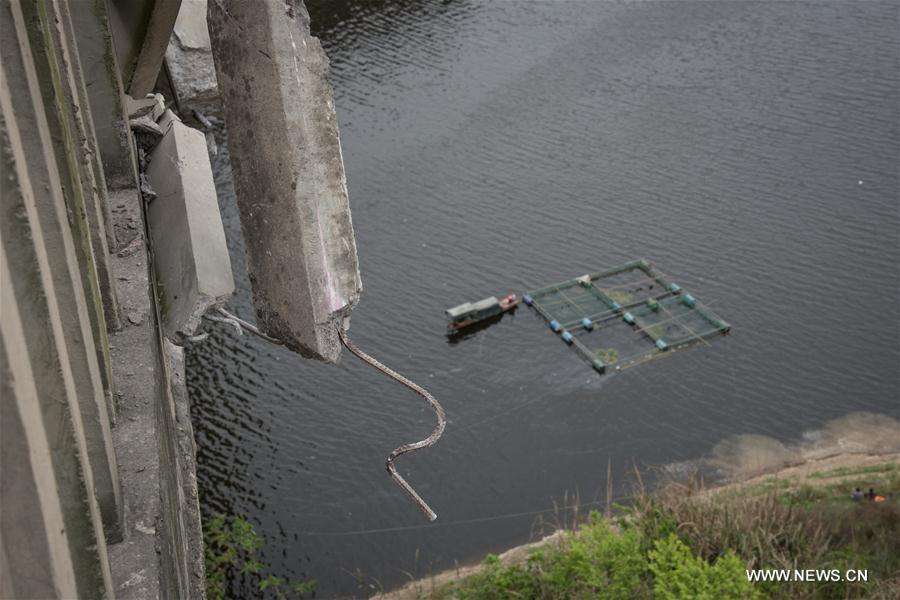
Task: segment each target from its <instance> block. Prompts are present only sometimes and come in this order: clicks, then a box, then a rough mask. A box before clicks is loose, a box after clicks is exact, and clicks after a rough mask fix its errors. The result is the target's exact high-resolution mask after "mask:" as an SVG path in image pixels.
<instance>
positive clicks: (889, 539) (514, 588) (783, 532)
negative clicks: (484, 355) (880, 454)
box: [433, 469, 900, 599]
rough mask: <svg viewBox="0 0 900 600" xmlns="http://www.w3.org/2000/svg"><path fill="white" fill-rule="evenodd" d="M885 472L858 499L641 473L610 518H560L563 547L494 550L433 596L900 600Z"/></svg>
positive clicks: (895, 491) (897, 480) (895, 489)
mask: <svg viewBox="0 0 900 600" xmlns="http://www.w3.org/2000/svg"><path fill="white" fill-rule="evenodd" d="M874 472H875V471H873V470H871V469H870V470H861V471H860V473H855V472H853V471H850V472H848V473H842V474H845V475H855V474H867V475H868V476H870V477H871V474H872V473H874ZM879 472H880V473H882V475H883V477H882V479H881V480H879V490H880V491H881V492H882V493H883V494H884V495H887V496H888V497H889V501H888V502H884V503H875V502H865V501H864V502H853V501H851V499H850V497H849V491H850V490H851V489H852V488H853V487H855V485H856V482H855V481H853V480H852V479H847V480H844V481H841V482H835V483H832V484H831V485H818V486H810V485H806V484H797V483H796V482H793V481H787V480H785V481H776V482H774V485H768V482H767V485H764V486H760V485H755V486H747V487H745V488H736V489H735V488H731V489H728V490H724V491H722V490H720V491H714V490H708V489H705V487H704V485H703V481H702V479H701V478H700V477H699V476H698V475H697V473H696V472H694V473H691V474H690V475H689V476H688V477H686V478H684V479H681V480H675V479H669V480H667V481H665V482H663V483H661V484H658V486H657V489H656V490H655V491H654V492H653V493H652V494H651V493H648V492H647V491H646V490H645V488H644V486H643V482H642V480H641V476H640V473H637V472H636V483H635V487H636V493H635V497H636V499H635V501H634V502H633V503H632V504H631V505H630V506H627V507H626V506H613V507H609V506H608V507H607V510H606V515H605V516H601V515H600V514H598V513H592V514H591V515H590V516H589V517H588V518H587V519H586V520H578V522H577V523H575V522H573V516H575V517H577V515H573V513H572V511H568V510H564V511H563V518H562V519H561V522H560V523H558V525H561V526H563V527H567V528H569V529H570V530H571V531H570V532H567V533H566V534H565V536H564V537H563V539H562V540H561V541H560V542H558V543H557V544H555V545H553V546H547V547H544V548H540V549H538V550H536V551H533V552H532V553H531V555H530V556H529V558H528V560H527V561H526V562H525V563H523V564H512V565H504V564H502V563H501V561H500V560H499V559H498V558H497V557H494V556H490V557H488V559H487V560H486V561H485V568H484V569H483V570H482V572H480V573H479V574H476V575H474V576H470V577H468V578H465V579H463V580H461V581H457V582H454V583H451V584H449V585H447V586H445V587H443V588H440V589H439V590H437V591H436V592H435V593H434V594H433V596H434V597H438V598H450V597H454V598H478V599H481V598H487V599H492V598H547V599H551V598H552V599H556V598H673V599H674V598H710V599H712V598H735V599H737V598H761V597H767V598H826V599H827V598H861V597H868V598H885V599H886V598H900V507H898V504H897V499H898V497H900V476H898V472H897V470H896V469H885V470H882V471H879ZM870 481H871V480H870ZM567 500H568V499H567ZM563 504H564V506H565V505H566V504H568V502H565V501H564V503H563ZM574 505H575V506H576V507H577V506H578V502H577V498H576V502H575V503H574ZM566 515H568V516H566ZM746 569H787V570H791V571H793V570H795V569H800V570H805V569H823V570H830V569H837V570H839V571H840V572H841V573H844V572H846V571H847V570H848V569H867V570H868V573H869V579H868V582H850V581H839V582H837V581H829V582H818V583H817V582H809V581H807V582H804V581H794V582H778V583H774V582H769V583H758V584H751V583H749V582H748V580H747V577H746V571H745V570H746Z"/></svg>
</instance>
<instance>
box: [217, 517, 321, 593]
mask: <svg viewBox="0 0 900 600" xmlns="http://www.w3.org/2000/svg"><path fill="white" fill-rule="evenodd" d="M264 543H265V540H264V539H263V538H262V537H261V536H260V535H259V534H258V533H257V532H256V530H255V529H254V528H253V525H252V524H251V523H250V522H249V521H247V518H246V517H244V516H243V515H232V516H228V515H224V514H222V513H216V514H215V515H213V516H212V517H211V518H209V519H207V520H206V521H205V522H204V523H203V552H204V559H205V563H206V595H207V598H209V600H223V599H224V598H225V597H226V593H225V592H226V588H227V582H228V576H229V575H230V574H239V575H245V576H248V577H250V578H251V580H252V581H254V582H255V584H256V587H257V588H258V589H259V591H260V592H265V591H267V590H268V591H270V592H271V593H272V594H274V596H275V597H277V598H279V599H282V598H289V597H292V596H296V597H299V596H302V595H304V594H309V593H312V591H313V590H314V589H315V586H316V581H315V580H310V581H293V580H289V579H285V578H283V577H277V576H275V575H267V576H265V577H263V575H262V572H263V569H264V565H263V564H262V563H261V562H259V560H258V557H259V553H260V551H261V550H262V548H263V545H264Z"/></svg>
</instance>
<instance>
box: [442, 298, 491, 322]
mask: <svg viewBox="0 0 900 600" xmlns="http://www.w3.org/2000/svg"><path fill="white" fill-rule="evenodd" d="M499 304H500V302H499V301H498V300H497V298H495V297H494V296H491V297H490V298H485V299H484V300H479V301H478V302H466V303H465V304H460V305H459V306H454V307H453V308H448V309H447V316H448V317H450V318H451V319H459V318H460V317H464V316H466V315H469V314H471V313H477V312H481V311H483V310H487V309H489V308H493V307H495V306H499Z"/></svg>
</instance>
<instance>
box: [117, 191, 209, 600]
mask: <svg viewBox="0 0 900 600" xmlns="http://www.w3.org/2000/svg"><path fill="white" fill-rule="evenodd" d="M110 201H111V205H110V208H111V212H112V215H113V220H114V222H115V226H116V234H117V238H118V239H119V240H120V247H119V251H118V252H117V254H116V257H115V259H114V261H115V267H116V272H117V273H118V278H117V288H118V289H117V291H118V294H119V299H120V301H121V303H122V308H123V311H124V312H126V314H129V315H133V316H134V318H133V319H129V320H128V324H127V325H125V326H124V327H123V328H122V330H121V331H118V332H116V333H115V334H114V336H113V337H112V339H111V347H110V353H111V356H112V360H113V373H114V375H115V382H116V401H117V403H118V408H119V411H120V415H121V418H120V420H119V423H118V424H117V426H116V427H115V429H114V430H113V440H114V442H115V446H116V453H117V455H118V461H119V474H120V478H121V485H122V493H123V498H124V501H125V524H126V527H125V540H124V541H123V542H121V543H119V544H116V545H114V546H110V547H109V557H110V565H111V570H112V575H113V590H114V595H115V597H116V598H200V599H202V598H203V597H205V590H204V572H203V548H202V537H201V533H200V507H199V503H198V500H197V485H196V473H195V472H194V468H195V462H196V459H195V456H194V454H195V450H194V446H193V432H192V428H191V425H190V421H189V419H188V418H187V415H188V414H189V410H188V404H187V402H188V399H187V393H186V390H185V388H184V373H183V369H184V365H183V363H182V362H181V361H180V360H177V357H178V352H179V350H180V349H173V347H170V345H169V344H168V342H166V354H165V355H162V353H161V350H160V347H161V346H160V344H161V343H162V340H161V338H160V336H159V331H158V328H159V327H160V325H158V322H157V315H156V309H155V307H154V304H153V303H152V301H151V298H152V296H151V294H153V291H152V290H153V284H152V282H151V281H150V279H149V277H148V273H149V269H150V261H149V254H148V248H147V245H146V243H145V239H144V223H143V218H142V215H141V208H140V207H141V204H140V203H141V202H142V200H141V195H140V192H139V191H138V190H137V189H135V188H132V189H130V190H120V191H117V192H116V193H115V194H113V195H111V197H110Z"/></svg>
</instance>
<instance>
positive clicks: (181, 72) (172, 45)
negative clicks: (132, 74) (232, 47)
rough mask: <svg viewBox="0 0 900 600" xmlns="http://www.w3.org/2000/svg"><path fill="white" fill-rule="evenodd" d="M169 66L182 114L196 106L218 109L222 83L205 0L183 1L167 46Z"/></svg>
mask: <svg viewBox="0 0 900 600" xmlns="http://www.w3.org/2000/svg"><path fill="white" fill-rule="evenodd" d="M166 66H167V67H168V69H169V78H170V80H171V82H172V88H173V90H174V92H175V98H176V100H177V102H178V106H179V108H180V109H181V111H182V114H184V113H185V112H188V111H190V110H194V109H196V110H199V111H201V112H204V113H210V112H213V113H214V112H218V109H219V86H218V85H217V84H216V67H215V65H214V64H213V57H212V48H211V47H210V43H209V30H208V29H207V27H206V0H191V1H190V2H182V4H181V9H180V10H179V11H178V18H177V19H176V20H175V30H174V31H173V32H172V37H171V38H170V39H169V47H168V48H167V49H166Z"/></svg>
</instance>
